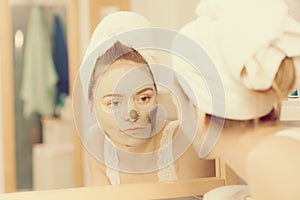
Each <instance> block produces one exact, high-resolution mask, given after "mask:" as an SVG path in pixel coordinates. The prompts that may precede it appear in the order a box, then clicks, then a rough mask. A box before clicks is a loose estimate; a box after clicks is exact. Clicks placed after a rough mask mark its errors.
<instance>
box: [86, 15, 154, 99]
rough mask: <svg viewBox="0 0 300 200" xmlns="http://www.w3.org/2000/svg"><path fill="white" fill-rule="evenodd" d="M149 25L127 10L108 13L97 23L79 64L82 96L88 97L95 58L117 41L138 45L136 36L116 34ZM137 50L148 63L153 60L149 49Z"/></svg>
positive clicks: (133, 46)
mask: <svg viewBox="0 0 300 200" xmlns="http://www.w3.org/2000/svg"><path fill="white" fill-rule="evenodd" d="M150 26H151V24H150V22H149V21H148V20H147V19H146V18H145V17H143V16H142V15H139V14H137V13H134V12H128V11H121V12H116V13H112V14H109V15H107V16H106V17H105V18H104V19H103V20H102V21H101V22H100V23H99V24H98V26H97V27H96V29H95V30H94V32H93V35H92V38H91V40H90V43H89V46H88V48H87V50H86V52H85V54H84V58H83V61H82V63H81V66H80V80H81V84H82V90H83V96H84V98H85V99H86V100H87V99H88V87H89V82H90V77H91V74H92V72H93V69H94V66H95V63H96V60H97V59H98V58H99V57H100V56H101V55H103V54H104V53H105V51H106V50H108V49H109V48H110V47H112V46H113V44H114V43H115V42H117V41H119V42H121V43H122V44H123V45H126V46H128V47H132V48H135V47H136V46H138V45H140V44H139V42H140V41H138V38H132V37H131V36H130V35H129V36H127V37H122V39H121V38H120V37H117V36H118V35H119V34H122V33H125V32H127V31H133V30H136V29H141V28H149V27H150ZM146 40H147V38H146ZM136 50H137V49H136ZM138 52H139V53H140V54H141V55H142V56H143V57H144V58H145V59H146V61H147V62H148V63H152V62H153V61H152V55H151V53H150V51H146V50H144V51H138ZM87 101H88V100H87Z"/></svg>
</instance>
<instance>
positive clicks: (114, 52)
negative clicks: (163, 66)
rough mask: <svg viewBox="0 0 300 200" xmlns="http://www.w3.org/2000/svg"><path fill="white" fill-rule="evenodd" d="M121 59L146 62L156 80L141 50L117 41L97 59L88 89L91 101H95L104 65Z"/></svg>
mask: <svg viewBox="0 0 300 200" xmlns="http://www.w3.org/2000/svg"><path fill="white" fill-rule="evenodd" d="M121 59H123V60H129V61H133V62H135V63H140V64H144V65H145V66H147V69H148V72H149V74H150V76H151V78H152V79H153V82H154V76H153V73H152V71H151V69H150V67H149V65H148V63H147V61H146V60H145V58H144V57H143V56H142V55H141V54H140V53H139V52H137V51H136V50H135V49H134V48H131V47H128V46H125V45H123V44H122V43H121V42H119V41H117V42H116V43H114V45H113V46H112V47H111V48H109V49H108V50H106V51H105V53H104V54H103V55H102V56H100V57H99V58H98V59H97V61H96V64H95V66H94V69H93V72H92V75H91V78H90V82H89V89H88V99H89V102H93V98H94V89H95V85H96V84H97V81H98V78H99V76H100V75H101V72H103V69H104V68H103V67H105V66H108V65H111V64H113V63H114V62H115V61H117V60H121ZM154 87H155V90H157V88H156V84H155V82H154Z"/></svg>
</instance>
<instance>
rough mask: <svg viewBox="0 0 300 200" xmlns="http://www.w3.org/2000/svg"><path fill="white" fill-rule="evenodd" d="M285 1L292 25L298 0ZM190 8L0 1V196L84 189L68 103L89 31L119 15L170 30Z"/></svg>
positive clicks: (286, 113)
mask: <svg viewBox="0 0 300 200" xmlns="http://www.w3.org/2000/svg"><path fill="white" fill-rule="evenodd" d="M286 1H287V3H288V4H289V6H290V13H291V15H292V16H294V17H295V18H296V19H297V20H299V21H300V1H299V0H286ZM198 3H199V0H186V1H183V0H163V1H162V0H0V31H1V32H0V67H1V74H0V75H1V76H0V193H3V192H13V191H27V190H47V189H56V188H69V187H78V186H88V185H89V178H88V170H87V169H86V163H85V159H84V153H83V149H82V146H81V144H80V141H79V140H78V136H77V133H76V125H75V124H74V122H73V114H72V106H71V104H72V103H71V102H72V92H73V91H72V90H73V87H74V85H75V79H76V75H77V71H78V69H79V66H80V61H81V58H82V56H83V54H84V52H85V49H86V47H87V45H88V43H89V38H90V36H91V33H92V31H93V30H94V28H95V27H96V25H97V24H98V23H99V21H100V20H101V19H102V18H103V17H104V16H106V15H107V14H109V13H112V12H116V11H120V10H130V11H135V12H137V13H140V14H142V15H144V16H145V17H146V18H148V19H149V20H150V21H151V22H152V24H153V25H154V26H156V27H164V28H168V29H172V30H178V29H179V28H180V27H182V26H183V25H184V24H186V23H187V22H188V21H190V20H192V19H194V18H195V17H196V16H195V13H194V10H195V8H196V6H197V4H198ZM40 66H43V68H41V67H40ZM39 91H47V93H43V92H39ZM54 94H57V95H54ZM283 107H284V109H283V113H282V121H287V122H292V123H298V122H299V120H300V100H299V98H295V97H294V98H291V99H287V100H286V101H285V102H284V104H283ZM81 112H82V113H77V114H78V115H79V116H81V118H82V119H83V120H82V123H80V124H77V128H79V129H81V128H82V127H83V126H84V118H85V117H84V116H85V113H84V112H85V111H81Z"/></svg>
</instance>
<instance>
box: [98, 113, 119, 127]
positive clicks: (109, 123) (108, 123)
mask: <svg viewBox="0 0 300 200" xmlns="http://www.w3.org/2000/svg"><path fill="white" fill-rule="evenodd" d="M95 114H96V119H97V122H98V123H99V124H100V126H101V128H102V129H104V130H108V129H112V128H113V127H116V125H115V120H114V118H113V116H112V113H107V112H104V111H103V110H102V109H100V108H97V109H96V111H95Z"/></svg>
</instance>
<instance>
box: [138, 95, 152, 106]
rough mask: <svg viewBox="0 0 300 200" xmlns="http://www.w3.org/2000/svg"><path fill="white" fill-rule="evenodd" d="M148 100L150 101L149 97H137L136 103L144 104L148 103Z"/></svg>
mask: <svg viewBox="0 0 300 200" xmlns="http://www.w3.org/2000/svg"><path fill="white" fill-rule="evenodd" d="M150 99H151V96H148V95H141V96H139V97H138V99H137V101H138V103H140V104H145V103H148V102H149V101H150Z"/></svg>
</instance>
